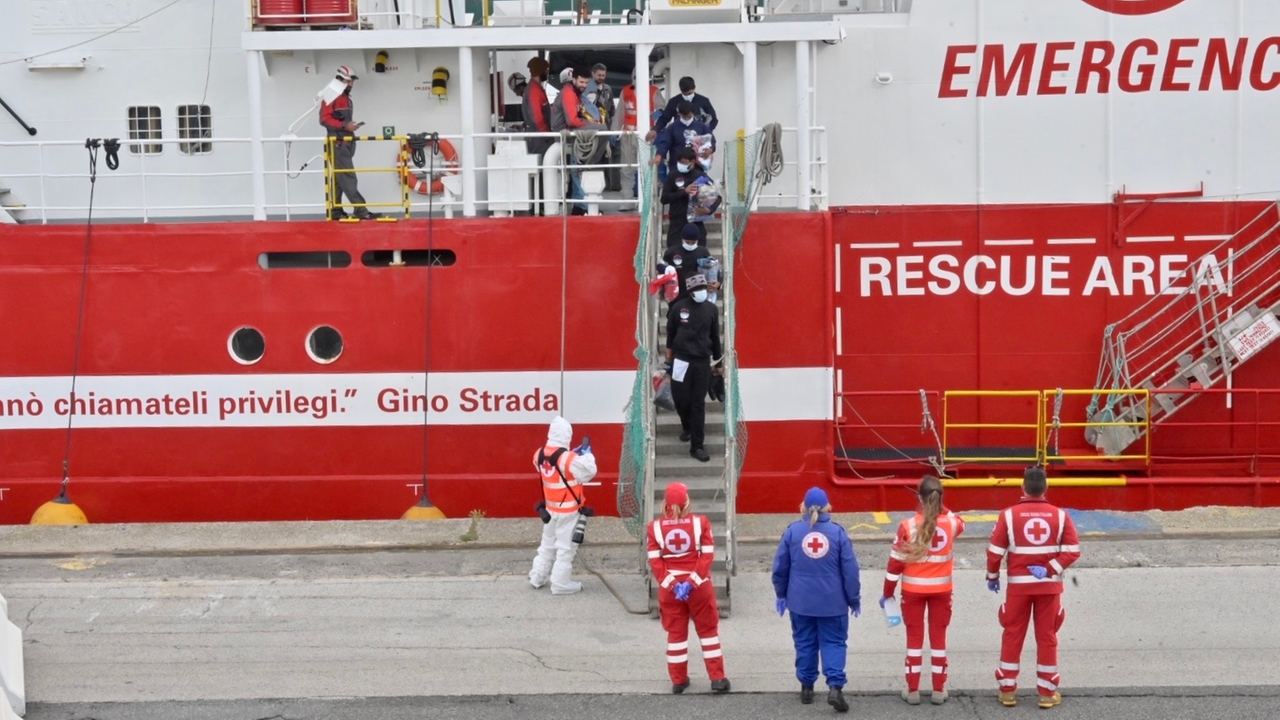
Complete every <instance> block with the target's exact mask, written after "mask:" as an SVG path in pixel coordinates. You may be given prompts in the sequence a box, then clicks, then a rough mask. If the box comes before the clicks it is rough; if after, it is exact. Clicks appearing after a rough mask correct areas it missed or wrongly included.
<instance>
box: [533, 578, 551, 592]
mask: <svg viewBox="0 0 1280 720" xmlns="http://www.w3.org/2000/svg"><path fill="white" fill-rule="evenodd" d="M529 585H530V586H531V587H532V588H533V589H534V590H541V589H542V588H544V587H546V586H547V581H546V580H543V581H542V582H534V581H533V578H529Z"/></svg>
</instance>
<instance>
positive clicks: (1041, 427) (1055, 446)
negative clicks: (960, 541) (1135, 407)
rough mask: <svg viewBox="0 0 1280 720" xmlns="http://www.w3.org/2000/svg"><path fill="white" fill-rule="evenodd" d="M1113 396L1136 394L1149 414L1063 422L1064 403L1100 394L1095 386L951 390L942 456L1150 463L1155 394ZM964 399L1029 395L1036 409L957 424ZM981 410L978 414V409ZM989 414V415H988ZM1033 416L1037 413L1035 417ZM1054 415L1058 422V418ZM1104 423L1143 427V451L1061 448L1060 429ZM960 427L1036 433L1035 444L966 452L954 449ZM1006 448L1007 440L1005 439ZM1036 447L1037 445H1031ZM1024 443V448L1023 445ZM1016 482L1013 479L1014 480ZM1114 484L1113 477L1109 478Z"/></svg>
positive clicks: (1092, 481)
mask: <svg viewBox="0 0 1280 720" xmlns="http://www.w3.org/2000/svg"><path fill="white" fill-rule="evenodd" d="M1107 392H1108V393H1109V394H1113V395H1132V396H1135V397H1137V398H1139V400H1140V402H1141V403H1142V404H1143V405H1144V406H1145V409H1146V412H1145V413H1143V417H1142V418H1141V419H1138V420H1125V421H1108V422H1103V421H1090V420H1085V421H1083V422H1062V420H1061V418H1060V417H1059V416H1060V414H1061V407H1062V401H1063V400H1065V399H1066V398H1068V397H1073V396H1092V395H1094V394H1096V393H1097V391H1096V390H1093V389H1089V390H1063V389H1054V390H1044V391H1036V390H947V391H945V392H944V393H943V395H942V459H943V461H944V462H948V463H950V462H1027V463H1048V462H1055V461H1059V462H1061V461H1072V460H1078V461H1079V460H1141V461H1143V462H1144V463H1150V461H1151V427H1150V422H1149V421H1148V418H1150V417H1151V393H1150V392H1149V391H1148V390H1146V389H1142V388H1138V389H1132V390H1107ZM959 398H978V399H982V398H1027V399H1030V400H1031V401H1032V403H1033V405H1034V410H1030V411H1028V413H1027V415H1028V416H1027V417H1026V418H1025V419H1021V418H1018V419H1017V420H1016V421H1013V422H953V421H952V415H953V413H952V411H951V403H952V401H953V400H956V399H959ZM1071 412H1072V413H1073V414H1075V413H1076V412H1077V408H1071ZM975 414H976V413H975ZM988 414H990V413H988ZM1033 414H1034V416H1032V415H1033ZM1055 417H1057V418H1058V419H1057V421H1056V422H1055V419H1054V418H1055ZM1102 427H1132V428H1136V429H1139V432H1141V434H1142V446H1141V451H1140V452H1129V453H1124V454H1121V455H1099V454H1097V453H1077V454H1065V453H1063V452H1062V449H1061V447H1060V445H1061V438H1060V437H1059V435H1060V432H1061V431H1062V430H1064V429H1067V430H1072V431H1076V430H1084V429H1086V428H1102ZM955 430H978V431H983V430H1008V431H1014V433H1015V434H1016V433H1017V432H1018V431H1027V432H1034V433H1035V438H1034V443H1028V445H1027V446H1026V447H1028V452H1027V453H1025V454H1018V453H1006V454H1004V455H996V454H991V453H969V454H964V450H960V452H959V453H958V452H957V451H956V449H953V448H952V441H953V440H954V433H953V431H955ZM974 445H978V443H973V444H965V445H963V446H960V445H957V449H958V448H960V447H964V448H966V449H970V450H971V449H972V447H973V446H974ZM1005 445H1006V446H1007V445H1008V443H1005ZM1032 445H1034V447H1031V446H1032ZM1021 447H1023V446H1019V449H1021ZM1080 480H1081V483H1082V484H1085V485H1096V484H1098V483H1100V482H1103V481H1102V480H1099V479H1096V478H1081V479H1080ZM977 482H982V483H990V481H989V480H980V481H977ZM1010 482H1012V481H1010ZM1108 482H1109V481H1108Z"/></svg>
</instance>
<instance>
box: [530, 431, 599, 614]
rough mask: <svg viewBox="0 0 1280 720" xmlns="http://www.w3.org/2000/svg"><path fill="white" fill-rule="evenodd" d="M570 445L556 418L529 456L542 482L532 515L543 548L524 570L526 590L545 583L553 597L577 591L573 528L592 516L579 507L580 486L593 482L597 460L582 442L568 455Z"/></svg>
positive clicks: (570, 434) (581, 499) (582, 496)
mask: <svg viewBox="0 0 1280 720" xmlns="http://www.w3.org/2000/svg"><path fill="white" fill-rule="evenodd" d="M571 442H573V426H572V425H570V424H569V421H568V420H565V419H564V418H562V417H559V416H557V417H556V418H555V419H554V420H552V421H551V427H550V428H549V429H548V430H547V444H546V446H544V447H543V448H542V449H540V450H538V451H537V452H536V453H534V455H533V466H534V467H535V468H536V469H537V471H538V475H540V476H541V478H542V502H540V503H538V505H537V510H538V515H539V516H540V517H541V518H542V522H543V525H542V543H541V544H540V545H539V546H538V554H537V556H536V557H534V559H533V568H532V569H531V570H529V584H530V585H532V586H533V587H534V588H535V589H539V588H541V587H543V586H544V585H546V584H547V581H548V580H550V581H551V594H552V595H572V594H573V593H576V592H578V591H580V590H582V583H580V582H576V581H574V580H573V579H572V578H571V577H570V576H571V575H572V574H573V558H574V556H575V555H577V553H578V543H577V542H574V532H573V528H574V525H575V524H576V523H577V522H578V519H579V517H591V516H592V515H594V514H595V513H594V511H592V509H591V508H589V507H587V506H586V505H584V504H583V503H584V502H586V494H585V491H584V488H583V485H584V483H587V482H590V481H591V479H592V478H594V477H595V476H596V458H595V456H594V455H592V454H591V448H590V446H589V445H587V443H586V442H585V440H584V442H583V444H582V445H580V446H578V447H576V448H574V449H572V450H570V449H569V444H570V443H571ZM578 542H581V540H579V541H578Z"/></svg>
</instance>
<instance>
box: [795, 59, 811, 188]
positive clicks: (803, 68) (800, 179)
mask: <svg viewBox="0 0 1280 720" xmlns="http://www.w3.org/2000/svg"><path fill="white" fill-rule="evenodd" d="M812 124H813V123H812V120H811V119H810V117H809V42H808V41H807V40H800V41H798V42H796V209H797V210H808V209H809V194H810V192H812V187H811V184H810V182H809V169H810V161H809V157H810V152H809V126H810V125H812Z"/></svg>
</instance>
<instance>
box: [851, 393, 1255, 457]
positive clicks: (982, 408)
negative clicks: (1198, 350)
mask: <svg viewBox="0 0 1280 720" xmlns="http://www.w3.org/2000/svg"><path fill="white" fill-rule="evenodd" d="M841 376H842V373H841V372H837V374H836V378H837V382H836V393H835V401H836V407H835V414H834V422H833V427H834V430H835V438H834V441H835V442H834V443H833V447H832V450H833V455H834V458H833V459H834V461H835V463H836V464H838V465H842V466H845V467H848V468H852V469H854V470H855V472H856V470H857V468H859V467H872V466H874V467H882V468H896V467H900V466H929V465H932V466H933V467H934V469H935V470H937V471H938V472H947V471H949V469H954V468H957V467H960V466H964V465H984V466H985V465H988V464H991V465H1007V464H1012V463H1018V464H1035V463H1039V464H1045V465H1049V466H1071V467H1076V468H1082V467H1089V468H1095V467H1102V468H1106V467H1113V466H1121V465H1122V466H1124V467H1126V468H1132V467H1135V466H1137V467H1143V468H1148V469H1149V468H1150V466H1151V463H1152V458H1153V457H1154V451H1153V448H1152V440H1151V433H1150V432H1149V430H1150V425H1149V421H1147V420H1146V419H1145V418H1139V419H1135V420H1130V419H1123V418H1122V419H1111V420H1101V419H1089V417H1088V415H1087V413H1086V405H1087V403H1088V401H1089V398H1090V397H1091V396H1092V395H1093V393H1094V392H1095V391H1094V390H1093V389H1063V388H1054V389H1050V390H945V391H942V392H938V391H929V390H898V391H846V390H844V389H843V388H842V387H841V386H842V383H841V381H840V378H841ZM1115 392H1117V393H1124V394H1125V395H1128V396H1132V398H1133V399H1132V403H1133V404H1134V405H1137V406H1141V407H1146V408H1150V406H1151V402H1152V400H1153V395H1154V393H1152V392H1151V391H1149V390H1148V389H1146V388H1130V389H1121V390H1117V391H1115ZM1158 392H1160V393H1165V392H1197V391H1194V390H1178V389H1172V388H1171V389H1168V390H1165V389H1161V390H1159V391H1158ZM1221 392H1223V393H1228V397H1230V395H1229V393H1231V392H1232V391H1231V390H1228V389H1222V390H1221ZM1273 392H1274V395H1275V396H1277V397H1280V389H1277V390H1275V391H1269V390H1246V391H1241V393H1240V394H1241V395H1243V396H1245V397H1249V394H1250V393H1252V396H1253V397H1255V398H1259V397H1261V396H1262V395H1264V394H1268V393H1273ZM1259 402H1261V401H1260V400H1256V401H1255V405H1256V406H1257V408H1258V409H1257V410H1255V411H1254V415H1255V418H1254V421H1255V422H1256V423H1257V424H1258V425H1257V427H1258V428H1267V427H1273V426H1274V427H1277V428H1280V403H1277V405H1276V407H1275V409H1274V410H1273V411H1271V412H1272V414H1273V415H1274V418H1272V419H1271V420H1268V421H1264V420H1262V416H1261V413H1263V412H1264V411H1263V409H1262V408H1263V406H1262V405H1257V403H1259ZM935 414H940V415H941V418H942V422H941V427H940V428H938V427H937V426H936V425H935V423H934V416H935ZM917 417H919V418H920V419H919V420H918V421H917V420H916V418H917ZM1077 418H1080V419H1079V420H1077ZM1201 424H1203V423H1188V424H1187V427H1189V428H1190V427H1198V426H1199V425H1201ZM1242 424H1243V425H1247V424H1249V421H1235V420H1232V421H1225V422H1217V423H1210V424H1209V425H1210V426H1222V427H1225V426H1231V427H1237V426H1240V425H1242ZM1107 427H1128V428H1134V429H1136V430H1139V431H1141V432H1142V433H1143V434H1144V435H1146V436H1147V441H1146V442H1145V443H1144V444H1143V445H1140V446H1139V447H1140V448H1141V449H1140V450H1138V449H1134V450H1130V451H1127V452H1124V453H1118V454H1112V455H1107V454H1102V453H1100V452H1097V451H1095V450H1094V449H1093V448H1091V447H1083V448H1081V447H1075V446H1073V447H1071V448H1064V447H1062V445H1061V433H1062V431H1063V430H1064V429H1066V430H1074V429H1089V428H1093V429H1101V428H1107ZM1262 433H1263V430H1261V429H1255V435H1258V436H1260V435H1261V434H1262ZM1277 437H1280V433H1278V434H1277ZM1262 446H1263V445H1262V444H1261V443H1260V442H1259V441H1256V440H1255V448H1261V447H1262ZM1255 452H1258V451H1257V450H1256V449H1255Z"/></svg>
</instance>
